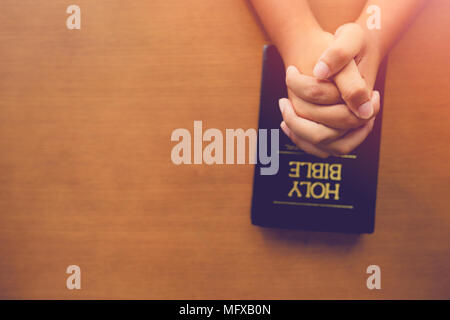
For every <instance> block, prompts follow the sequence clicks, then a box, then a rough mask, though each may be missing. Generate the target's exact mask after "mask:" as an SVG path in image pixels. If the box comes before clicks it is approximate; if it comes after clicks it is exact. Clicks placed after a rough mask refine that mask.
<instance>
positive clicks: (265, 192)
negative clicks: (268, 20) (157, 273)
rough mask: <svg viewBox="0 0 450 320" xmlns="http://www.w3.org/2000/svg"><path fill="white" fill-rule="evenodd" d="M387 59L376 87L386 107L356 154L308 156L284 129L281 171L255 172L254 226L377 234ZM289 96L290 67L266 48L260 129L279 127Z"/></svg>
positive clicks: (256, 167) (281, 147) (380, 71)
mask: <svg viewBox="0 0 450 320" xmlns="http://www.w3.org/2000/svg"><path fill="white" fill-rule="evenodd" d="M385 75H386V61H385V62H383V64H382V65H381V67H380V70H379V72H378V77H377V81H376V84H375V89H376V90H378V91H379V92H380V96H381V101H380V103H381V108H380V112H379V114H378V115H377V118H376V120H375V123H374V127H373V130H372V132H371V133H370V134H369V136H368V137H367V138H366V140H365V141H364V142H363V143H362V144H361V145H360V146H359V147H357V148H356V149H355V150H354V151H353V152H352V153H351V154H348V155H344V156H340V157H329V158H327V159H321V158H318V157H315V156H312V155H309V154H306V153H305V152H303V151H302V150H300V149H299V148H298V147H296V146H295V145H294V143H293V142H292V141H290V139H289V138H288V137H287V136H286V135H285V134H284V133H282V131H280V144H279V145H280V150H279V157H280V158H279V163H280V168H279V171H278V173H277V174H276V175H261V170H260V168H261V167H262V165H261V164H259V163H258V164H256V166H255V173H254V185H253V198H252V211H251V219H252V223H253V224H254V225H258V226H262V227H272V228H288V229H300V230H312V231H324V232H343V233H372V232H373V231H374V226H375V202H376V192H377V176H378V158H379V150H380V138H381V118H382V110H383V108H382V106H383V91H384V79H385ZM286 97H287V89H286V84H285V67H284V64H283V60H282V59H281V57H280V55H279V53H278V51H277V49H276V47H275V46H266V47H264V59H263V72H262V83H261V100H260V113H259V129H268V130H269V129H279V126H280V123H281V121H282V117H281V113H280V110H279V108H278V100H279V99H280V98H286Z"/></svg>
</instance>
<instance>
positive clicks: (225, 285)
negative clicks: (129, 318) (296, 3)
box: [0, 0, 450, 299]
mask: <svg viewBox="0 0 450 320" xmlns="http://www.w3.org/2000/svg"><path fill="white" fill-rule="evenodd" d="M1 2H2V4H1V10H0V298H8V299H10V298H76V299H79V298H160V299H168V298H169V299H170V298H178V299H180V298H193V299H197V298H202V299H206V298H209V299H212V298H239V299H240V298H262V299H266V298H267V299H272V298H274V299H298V298H313V299H315V298H344V299H347V298H450V271H449V268H450V200H449V198H450V161H448V157H449V155H450V152H449V141H450V120H449V117H450V109H449V108H448V107H449V106H450V92H449V85H450V76H449V75H450V67H449V63H448V59H449V51H450V50H449V46H450V44H449V43H450V38H449V31H450V19H449V16H450V1H447V0H435V1H432V3H431V4H430V6H429V7H428V8H427V9H426V10H425V11H424V12H423V14H422V15H421V16H420V17H419V19H418V20H417V21H416V23H415V24H414V25H413V27H412V28H411V29H410V31H409V32H408V34H407V35H406V36H405V37H404V39H403V40H402V41H401V43H400V44H399V45H398V46H397V47H396V48H395V50H394V51H393V52H392V55H391V59H390V63H389V69H388V77H387V87H386V101H385V111H384V112H385V113H384V123H383V135H382V145H381V159H380V174H379V185H378V201H377V217H376V232H375V234H373V235H365V236H361V237H358V236H352V235H339V234H320V233H310V232H294V231H280V230H263V229H260V228H257V227H254V226H252V225H251V224H250V218H249V214H250V199H251V191H252V176H253V168H252V166H249V165H245V166H212V167H208V166H178V167H177V166H175V165H173V164H172V162H171V160H170V151H171V148H172V146H173V143H171V142H170V135H171V132H172V130H174V129H176V128H188V129H190V130H192V126H193V121H194V120H203V123H204V127H208V128H211V127H214V128H219V129H221V130H225V128H251V127H256V125H257V114H258V100H259V85H260V75H261V53H262V51H261V49H262V46H263V44H264V43H265V42H266V40H265V39H264V35H263V33H262V32H261V29H260V27H259V26H258V24H257V22H256V20H255V18H254V16H253V14H252V12H251V10H250V8H249V7H248V5H247V4H246V2H245V1H243V0H226V1H207V0H185V1H180V0H170V1H169V0H152V1H148V0H136V1H120V0H109V1H106V0H98V1H92V0H76V1H54V0H39V1H36V0H21V1H17V0H2V1H1ZM73 2H75V3H77V4H78V5H80V6H81V9H82V29H81V30H80V31H69V30H67V29H66V27H65V20H66V17H67V14H66V13H65V10H66V7H67V6H68V5H70V4H72V3H73ZM312 2H313V4H314V6H313V7H314V11H315V12H316V13H317V16H318V17H319V19H320V20H321V21H322V22H323V23H324V25H326V27H327V28H334V27H336V26H337V25H338V24H340V23H343V22H345V21H350V20H351V19H354V18H355V17H356V16H357V13H358V10H360V9H361V6H362V3H363V1H356V4H355V1H350V0H349V1H335V0H329V1H325V0H323V1H312ZM71 264H77V265H79V266H80V267H81V269H82V290H80V291H69V290H67V289H66V287H65V283H66V277H67V275H66V274H65V270H66V267H67V266H68V265H71ZM370 264H378V265H380V266H381V268H382V290H380V291H370V290H368V289H367V288H366V284H365V281H366V277H367V275H366V274H365V269H366V267H367V266H368V265H370Z"/></svg>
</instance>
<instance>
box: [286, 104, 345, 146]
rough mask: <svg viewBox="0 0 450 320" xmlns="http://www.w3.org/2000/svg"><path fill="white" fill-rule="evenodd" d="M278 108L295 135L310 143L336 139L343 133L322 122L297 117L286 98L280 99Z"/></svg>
mask: <svg viewBox="0 0 450 320" xmlns="http://www.w3.org/2000/svg"><path fill="white" fill-rule="evenodd" d="M279 105H280V110H281V113H282V115H283V120H284V122H286V124H287V126H288V127H289V129H291V130H292V131H293V132H294V134H295V135H296V136H298V137H299V138H302V139H304V140H306V141H309V142H311V143H312V144H318V143H321V142H325V141H330V140H334V139H337V138H338V137H340V136H342V135H343V134H345V131H344V130H338V129H334V128H329V127H327V126H324V125H323V124H320V123H317V122H314V121H311V120H308V119H303V118H301V117H299V116H298V115H297V114H296V113H295V112H294V109H293V107H292V104H291V102H290V101H289V100H288V99H280V101H279Z"/></svg>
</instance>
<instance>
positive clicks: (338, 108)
mask: <svg viewBox="0 0 450 320" xmlns="http://www.w3.org/2000/svg"><path fill="white" fill-rule="evenodd" d="M371 101H372V105H373V107H374V113H373V116H376V115H377V114H378V112H379V110H380V94H379V93H378V91H374V94H373V95H372V100H371ZM291 102H292V105H293V107H294V111H295V113H296V114H297V115H298V116H300V117H302V118H304V119H308V120H311V121H314V122H318V123H321V124H323V125H325V126H327V127H331V128H335V129H345V130H348V129H354V128H358V127H361V126H363V125H364V124H365V123H366V122H367V120H363V119H360V118H358V117H356V116H355V115H354V114H353V112H351V111H350V109H349V108H348V107H347V105H345V104H336V105H329V106H322V105H316V104H312V103H309V102H307V101H305V100H303V99H301V98H299V97H296V96H293V97H292V99H291Z"/></svg>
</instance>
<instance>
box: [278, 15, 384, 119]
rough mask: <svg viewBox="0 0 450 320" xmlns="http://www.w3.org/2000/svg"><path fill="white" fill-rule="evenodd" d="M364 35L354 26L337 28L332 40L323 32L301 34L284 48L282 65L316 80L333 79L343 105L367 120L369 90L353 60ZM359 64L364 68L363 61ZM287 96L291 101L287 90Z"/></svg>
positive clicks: (360, 50)
mask: <svg viewBox="0 0 450 320" xmlns="http://www.w3.org/2000/svg"><path fill="white" fill-rule="evenodd" d="M365 35H366V33H365V32H364V31H363V30H362V28H361V27H359V26H358V25H357V24H354V23H353V24H345V25H343V26H342V27H341V28H339V29H338V30H337V32H336V37H335V36H333V35H332V34H331V33H328V32H325V31H323V30H312V31H310V32H309V33H307V34H304V35H303V38H302V41H298V44H297V43H296V41H292V42H294V44H293V45H292V46H290V47H289V50H286V49H285V51H286V52H282V56H283V59H284V61H285V63H286V66H289V65H293V66H296V67H297V68H298V69H299V70H301V72H302V73H304V74H306V75H312V74H314V75H315V77H316V78H317V79H330V80H334V82H335V83H336V85H337V88H338V89H339V96H342V99H343V100H344V102H345V103H346V104H347V106H348V107H349V108H350V109H351V110H352V112H353V113H354V114H355V115H356V116H357V117H359V118H362V119H366V120H367V119H370V118H371V117H372V116H373V115H374V108H373V106H372V105H371V103H370V101H371V90H370V89H369V87H368V85H367V84H366V81H365V80H364V78H363V77H361V75H360V70H359V69H358V66H357V64H356V61H355V60H354V58H355V57H357V56H358V54H360V53H363V50H365V48H366V41H365V40H366V37H365ZM305 42H306V43H307V45H305ZM361 62H362V63H363V65H365V61H361ZM377 69H378V67H377V68H376V69H375V70H377ZM372 87H373V84H372ZM288 89H291V88H288ZM335 94H336V95H337V91H335ZM288 95H289V97H290V98H291V97H292V95H293V93H292V92H290V90H289V91H288ZM333 102H334V103H337V102H338V101H333Z"/></svg>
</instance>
